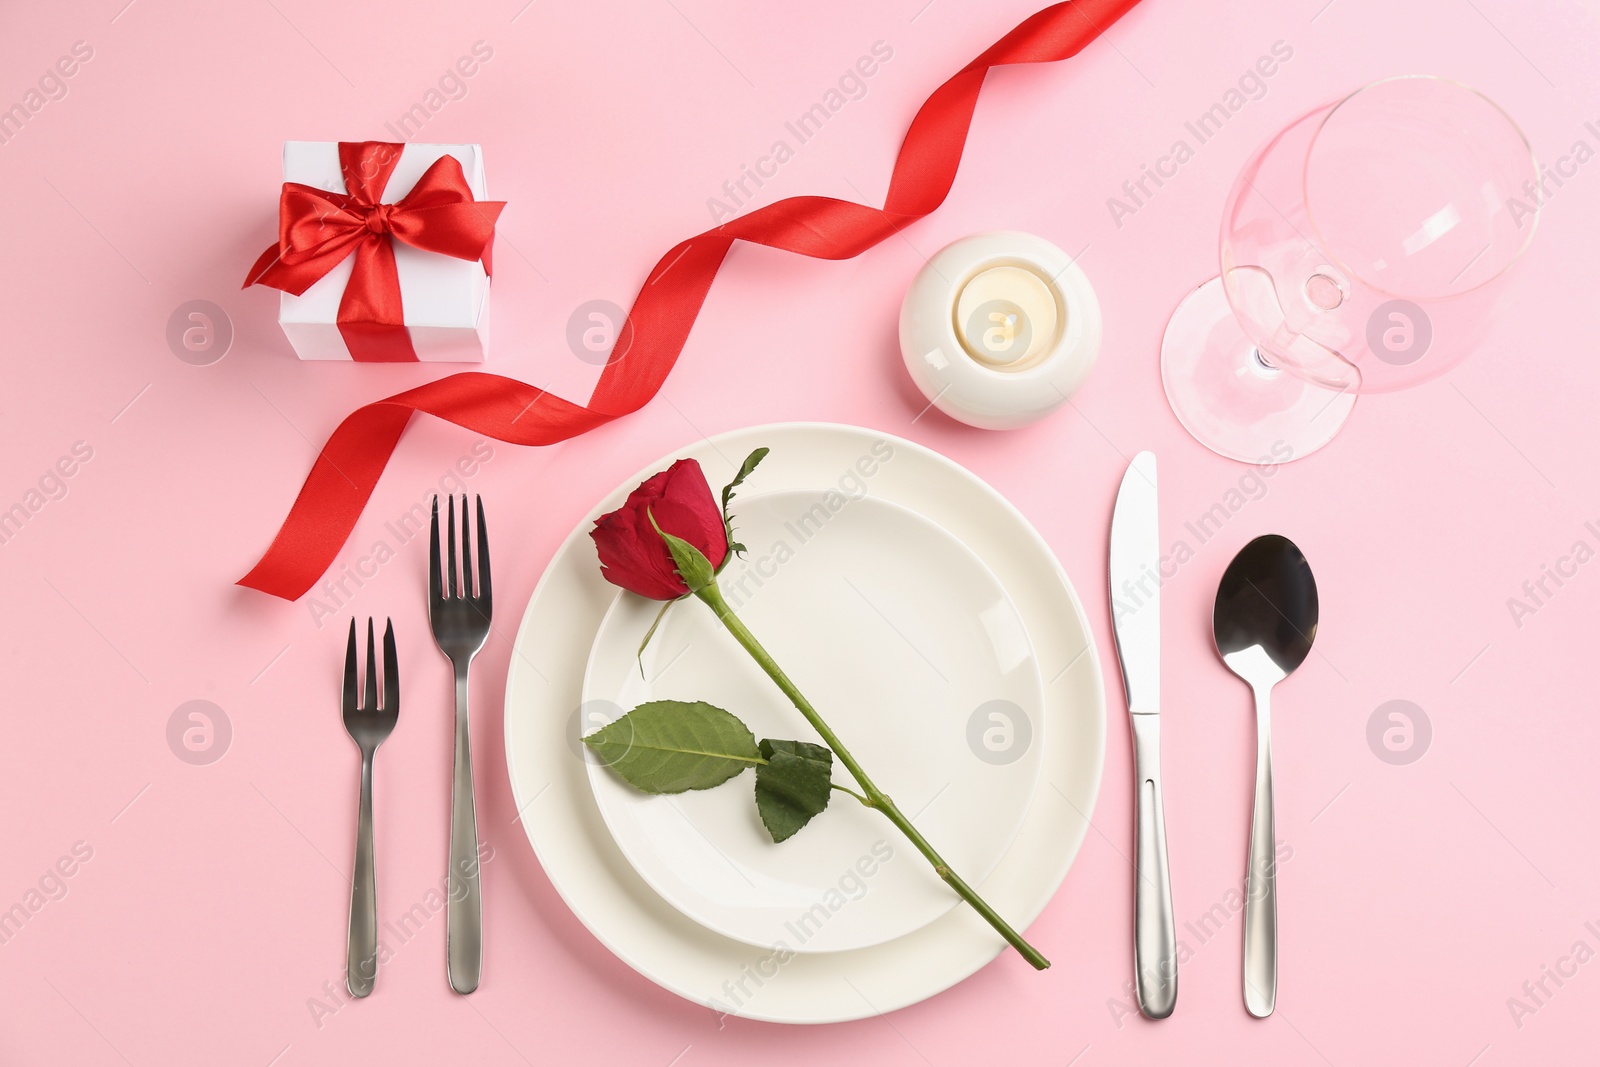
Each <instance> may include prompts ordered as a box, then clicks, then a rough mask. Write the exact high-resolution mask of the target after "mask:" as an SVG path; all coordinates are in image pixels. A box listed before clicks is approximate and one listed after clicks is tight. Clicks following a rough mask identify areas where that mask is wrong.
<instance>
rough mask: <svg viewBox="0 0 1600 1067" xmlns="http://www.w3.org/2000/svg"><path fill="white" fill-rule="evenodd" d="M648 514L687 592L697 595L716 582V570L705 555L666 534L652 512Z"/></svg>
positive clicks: (674, 536) (681, 540)
mask: <svg viewBox="0 0 1600 1067" xmlns="http://www.w3.org/2000/svg"><path fill="white" fill-rule="evenodd" d="M649 514H650V525H652V526H654V527H655V528H656V533H658V534H660V535H661V540H663V541H665V542H666V543H667V551H668V552H670V553H672V563H673V565H674V566H675V567H677V568H678V577H679V578H682V579H683V584H684V585H686V586H688V587H689V592H691V593H698V592H699V591H700V590H702V589H704V588H705V587H706V586H708V585H710V584H711V583H712V582H714V581H716V580H717V570H716V568H715V567H713V566H712V565H711V561H710V560H709V559H706V557H705V553H703V552H701V551H700V550H699V549H698V548H696V547H694V546H693V545H691V544H690V543H689V542H687V541H685V540H684V539H683V538H681V537H678V536H677V535H675V534H669V533H667V531H665V530H663V529H662V528H661V526H660V525H659V524H658V523H657V522H656V517H655V514H654V513H653V512H651V513H649Z"/></svg>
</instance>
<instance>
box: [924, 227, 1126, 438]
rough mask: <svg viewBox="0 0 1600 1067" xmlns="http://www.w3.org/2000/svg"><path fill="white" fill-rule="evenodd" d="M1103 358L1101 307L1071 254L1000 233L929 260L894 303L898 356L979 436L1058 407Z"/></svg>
mask: <svg viewBox="0 0 1600 1067" xmlns="http://www.w3.org/2000/svg"><path fill="white" fill-rule="evenodd" d="M1099 353H1100V302H1099V300H1098V299H1096V297H1095V295H1094V287H1093V286H1091V285H1090V284H1089V279H1088V277H1087V276H1085V274H1084V273H1083V270H1082V268H1080V267H1079V266H1078V265H1077V263H1075V262H1074V261H1073V259H1072V257H1071V256H1069V255H1067V254H1066V253H1065V252H1063V251H1062V250H1061V249H1059V248H1057V247H1056V246H1055V245H1053V244H1051V243H1050V242H1049V241H1046V240H1045V239H1044V238H1042V237H1037V236H1035V235H1033V234H1031V233H1018V232H1015V231H1008V230H1000V231H996V232H994V233H979V234H973V235H972V236H970V237H963V238H962V239H961V240H959V241H955V242H953V243H951V244H948V245H946V246H945V247H944V248H942V249H940V250H939V251H938V252H936V253H935V254H934V256H933V258H932V259H930V260H929V261H928V262H927V264H926V265H925V266H923V268H922V269H921V270H920V271H918V272H917V276H916V277H915V278H914V279H912V282H911V286H910V288H909V289H907V290H906V296H905V301H904V302H903V303H902V304H901V305H900V355H901V357H902V358H903V359H904V360H905V363H906V370H907V371H909V372H910V373H911V379H912V381H914V382H916V383H917V388H919V389H921V390H922V392H923V395H925V396H926V397H927V398H928V401H929V402H930V403H931V404H933V405H934V406H936V407H937V408H939V410H940V411H943V412H944V413H945V414H947V415H949V416H950V417H951V418H954V419H959V420H961V421H962V422H965V423H968V424H969V425H972V426H978V427H981V428H983V429H986V430H1005V429H1011V428H1012V427H1016V426H1024V425H1026V424H1028V423H1030V422H1035V421H1037V420H1039V419H1042V418H1044V417H1045V416H1046V415H1048V414H1050V413H1051V412H1052V411H1054V410H1055V409H1056V408H1058V407H1060V406H1061V405H1062V404H1065V403H1066V402H1067V400H1068V398H1069V397H1071V396H1072V394H1073V392H1074V391H1075V390H1076V389H1077V388H1078V386H1080V385H1081V384H1083V379H1084V378H1085V377H1086V376H1087V375H1088V373H1089V369H1090V368H1091V367H1093V366H1094V361H1095V358H1096V356H1098V355H1099Z"/></svg>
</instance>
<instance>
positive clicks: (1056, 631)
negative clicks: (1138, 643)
mask: <svg viewBox="0 0 1600 1067" xmlns="http://www.w3.org/2000/svg"><path fill="white" fill-rule="evenodd" d="M763 445H764V446H768V447H770V448H771V449H772V454H771V455H770V456H768V457H767V460H766V462H764V463H763V464H762V466H761V469H760V476H761V485H762V487H763V488H764V489H765V490H767V491H773V492H779V491H785V490H794V489H808V488H814V487H815V486H816V485H818V484H829V483H832V484H835V485H837V486H838V487H839V489H840V491H841V492H852V491H859V486H860V485H862V484H863V483H864V484H865V485H866V486H867V491H868V492H869V493H870V494H871V495H872V496H874V497H876V498H880V499H885V500H889V501H892V502H894V503H898V504H901V505H903V506H906V507H909V508H912V509H913V510H916V511H918V512H920V513H922V514H924V515H926V516H928V518H929V519H931V520H932V521H934V522H937V523H939V525H941V526H943V527H944V528H945V529H946V530H948V531H949V532H950V533H951V535H952V536H954V537H956V538H957V539H959V540H960V541H961V542H962V543H963V544H965V545H967V546H968V547H969V548H971V549H972V550H973V551H974V552H975V553H977V555H978V556H979V558H981V559H983V560H984V561H985V562H986V563H987V564H988V565H989V567H990V568H991V569H992V570H993V571H994V573H995V576H996V577H997V578H998V579H999V580H1000V583H1001V585H1002V586H1003V587H1004V588H1005V589H1006V591H1007V593H1008V594H1009V595H1010V597H1011V600H1012V602H1013V603H1014V604H1015V605H1016V608H1017V612H1018V614H1019V615H1020V616H1021V617H1022V621H1023V624H1024V625H1025V626H1026V628H1027V631H1028V634H1029V636H1030V638H1031V639H1032V641H1033V646H1034V648H1035V649H1036V650H1037V653H1038V656H1039V665H1040V668H1041V674H1042V676H1043V678H1044V683H1045V689H1044V692H1045V717H1046V719H1047V720H1048V728H1047V729H1045V730H1044V731H1042V738H1043V751H1042V753H1041V774H1042V775H1043V777H1044V780H1045V781H1046V782H1048V783H1049V788H1043V789H1041V792H1040V797H1039V802H1038V803H1035V804H1033V805H1031V806H1030V807H1029V809H1028V815H1027V818H1026V819H1025V820H1024V821H1023V825H1022V828H1021V830H1020V831H1019V832H1018V834H1017V839H1016V841H1015V842H1014V843H1013V844H1012V846H1011V849H1010V850H1009V851H1008V852H1007V853H1006V855H1005V857H1004V859H1002V860H1001V861H1000V865H999V866H998V867H996V868H995V870H994V872H993V873H992V874H990V875H989V877H988V878H987V879H985V880H984V882H983V884H982V885H981V886H978V887H976V888H978V890H979V891H980V892H981V893H982V894H983V895H984V897H985V898H986V899H987V900H988V901H989V903H990V904H992V905H993V906H994V907H995V908H996V909H997V910H998V911H999V912H1000V913H1001V914H1002V915H1004V916H1006V918H1007V919H1008V920H1010V921H1011V923H1012V924H1013V925H1014V926H1016V927H1017V928H1018V929H1021V930H1026V929H1027V927H1028V925H1029V924H1030V923H1032V922H1033V920H1034V919H1035V918H1037V917H1038V915H1039V913H1040V912H1041V911H1043V910H1044V907H1045V905H1046V904H1048V903H1049V901H1050V898H1051V897H1052V896H1053V895H1054V894H1055V891H1056V889H1057V888H1058V887H1059V886H1060V884H1061V880H1062V879H1063V878H1064V877H1065V876H1066V873H1067V869H1068V868H1069V867H1070V866H1071V864H1072V860H1073V857H1074V856H1075V855H1076V854H1077V851H1078V847H1079V845H1080V844H1081V843H1082V841H1083V837H1084V835H1085V833H1087V831H1088V825H1089V824H1088V819H1089V816H1090V814H1091V813H1092V812H1093V810H1094V802H1095V796H1096V794H1097V792H1098V790H1099V785H1100V771H1101V764H1102V760H1103V758H1104V753H1105V696H1104V690H1103V688H1102V685H1101V677H1100V661H1099V657H1098V655H1097V654H1096V652H1095V648H1094V639H1093V637H1092V635H1091V632H1090V629H1089V625H1088V622H1087V620H1086V619H1085V617H1084V614H1083V609H1082V607H1081V606H1080V605H1079V603H1078V600H1077V597H1076V595H1075V594H1074V593H1073V591H1072V586H1071V584H1070V583H1069V582H1068V581H1067V578H1066V575H1065V574H1063V573H1062V571H1061V569H1060V566H1059V565H1058V564H1057V562H1056V560H1055V557H1054V555H1052V553H1051V552H1050V550H1049V548H1048V547H1047V546H1046V545H1045V543H1044V542H1043V540H1042V539H1040V537H1039V535H1038V533H1037V532H1035V531H1034V529H1033V527H1031V526H1030V525H1029V524H1028V522H1027V520H1026V519H1024V518H1023V517H1022V516H1021V515H1020V514H1019V513H1018V512H1017V511H1016V509H1014V508H1013V507H1012V506H1011V505H1010V504H1008V503H1007V502H1006V501H1005V500H1004V498H1002V497H1001V496H1000V495H999V494H998V493H996V492H995V491H994V490H993V489H991V488H989V486H987V485H986V484H984V483H983V482H982V481H981V480H979V479H978V478H977V477H976V476H974V475H973V474H971V473H970V472H968V471H966V470H965V469H963V468H961V467H959V466H957V465H956V464H955V463H953V462H951V461H950V460H948V459H945V458H944V457H942V456H939V455H938V454H937V453H934V452H931V451H929V450H928V449H926V448H923V447H922V446H920V445H916V444H913V443H911V442H909V441H905V440H902V439H899V438H896V437H893V436H890V435H888V434H883V433H878V432H875V431H872V430H865V429H859V428H854V427H848V426H833V425H827V424H817V423H800V424H787V425H779V426H763V427H755V428H752V429H747V430H739V431H735V432H732V433H728V434H723V435H720V436H718V437H714V438H710V439H707V440H704V441H700V442H697V443H696V444H694V445H691V446H689V447H687V448H685V449H683V450H682V451H681V452H679V453H675V456H677V455H684V456H693V457H694V458H696V459H697V460H699V461H700V463H701V464H702V465H703V466H704V467H705V469H706V473H707V475H708V476H709V478H710V480H711V481H712V482H713V483H714V484H721V483H722V482H724V481H726V480H727V477H728V476H729V475H731V474H732V473H733V465H734V464H736V463H737V462H738V461H739V458H742V457H743V456H744V455H746V454H747V453H748V452H749V451H750V450H751V449H753V448H756V447H758V446H763ZM675 456H672V457H666V458H663V459H661V460H658V461H656V462H653V463H651V464H649V465H648V466H647V467H645V468H644V469H643V470H641V471H640V472H639V473H638V474H637V475H635V476H634V477H632V478H629V479H628V480H627V481H626V482H624V483H623V484H622V485H620V486H618V487H617V488H616V489H615V490H613V491H612V492H611V493H609V494H607V495H606V497H605V498H604V499H603V500H601V501H600V502H599V504H598V505H597V506H596V507H595V509H594V510H593V511H592V512H590V514H589V515H588V516H587V517H586V518H585V519H584V520H583V521H582V522H580V523H579V524H578V525H577V527H576V528H575V529H574V530H573V532H572V533H571V535H570V536H569V537H568V538H567V540H566V541H565V542H564V543H563V544H562V546H561V547H560V549H558V550H557V552H556V554H555V557H554V558H553V559H552V561H551V563H550V565H549V566H548V567H547V568H546V570H545V573H544V575H543V577H542V578H541V579H540V581H539V584H538V587H537V588H536V589H535V590H534V593H533V597H532V599H531V600H530V601H529V603H528V609H527V611H526V613H525V614H524V616H523V620H522V626H521V628H520V630H519V631H518V634H517V638H516V642H515V651H514V653H513V655H512V657H511V668H510V673H509V676H508V678H507V682H506V698H505V723H506V763H507V769H508V772H509V774H510V778H511V787H512V794H513V796H514V798H515V801H516V807H517V812H518V820H519V821H520V823H521V825H522V827H523V828H524V830H525V831H526V832H527V834H528V838H529V840H530V841H531V842H532V844H533V846H534V850H535V852H536V853H537V854H538V857H539V861H540V863H541V864H542V866H543V868H544V871H545V873H546V875H547V876H548V877H549V878H550V880H551V882H552V883H553V885H554V886H555V888H556V890H557V892H558V893H560V895H561V897H562V898H563V900H565V901H566V903H567V905H568V907H570V908H571V909H572V910H573V912H574V913H575V914H576V915H577V916H578V918H579V919H580V920H581V921H582V922H583V923H584V925H585V926H587V927H588V928H589V930H590V931H591V932H592V933H593V934H594V935H595V937H597V938H598V939H599V940H600V941H601V942H602V943H603V944H605V945H606V946H607V947H608V948H610V949H611V950H612V951H613V952H615V953H616V954H617V955H618V956H619V957H620V958H621V959H623V960H624V961H625V962H627V963H628V964H629V966H631V967H633V968H634V969H635V970H637V971H638V972H639V973H640V974H642V975H644V976H645V977H647V978H649V979H650V980H652V981H654V982H656V983H658V984H660V985H661V986H663V987H665V988H667V989H670V990H672V991H673V992H675V993H678V994H679V995H680V996H683V997H686V998H688V999H690V1000H693V1001H697V1002H699V1003H701V1004H704V1005H707V1006H709V1007H712V1008H714V1009H715V1010H718V1011H723V1012H728V1013H734V1014H738V1015H740V1016H743V1017H747V1018H755V1019H764V1020H768V1021H773V1022H790V1023H821V1022H836V1021H842V1020H845V1019H856V1018H861V1017H864V1016H869V1015H875V1014H879V1013H881V1012H887V1011H893V1010H895V1009H896V1008H901V1007H905V1006H906V1005H908V1004H914V1003H916V1002H917V1001H919V1000H922V999H924V998H926V997H930V996H932V995H934V994H935V993H938V992H940V991H942V990H945V989H948V988H949V987H951V986H953V985H955V984H956V983H957V982H960V981H961V980H962V979H963V978H966V977H967V976H968V975H970V974H972V973H973V972H974V971H976V970H978V969H979V968H980V967H982V966H983V965H984V964H986V963H988V962H989V961H990V960H992V959H994V958H995V956H996V955H998V954H999V953H1000V951H1001V950H1002V949H1003V948H1004V947H1005V943H1004V941H1003V940H1001V938H1000V935H999V934H997V933H995V931H994V930H993V929H992V928H991V927H990V926H989V925H988V924H987V923H985V922H984V921H983V920H982V919H981V918H979V917H978V915H977V914H975V913H974V912H973V911H972V910H971V909H970V908H967V907H957V908H952V909H951V910H950V911H949V912H947V913H945V915H944V916H943V917H941V918H939V919H938V920H936V921H934V922H932V923H929V924H928V925H927V926H925V927H923V928H922V929H920V930H917V931H915V932H913V933H910V934H907V935H906V936H904V937H901V938H899V939H898V940H895V941H892V942H889V943H887V944H883V945H875V946H873V947H871V948H863V949H855V950H852V951H847V952H828V953H784V952H781V951H777V950H768V949H761V948H755V947H753V946H750V945H746V944H744V943H742V942H739V941H735V940H732V939H731V938H726V937H720V936H718V935H716V934H713V933H711V932H709V931H707V930H706V929H705V928H704V927H702V926H700V925H699V924H698V923H695V922H694V921H693V920H691V919H689V918H688V917H686V916H685V915H683V914H682V913H681V912H679V911H678V910H677V909H676V908H673V907H672V906H671V905H670V904H668V903H667V902H666V901H665V900H663V899H662V898H661V897H660V895H659V894H657V893H656V892H655V891H654V890H652V889H651V888H650V887H649V885H648V884H647V883H646V882H645V881H644V879H642V878H641V877H639V875H638V874H637V872H635V871H634V870H633V868H632V866H631V865H630V864H629V863H628V862H627V860H626V858H625V857H624V856H623V855H622V852H621V850H620V849H619V848H618V847H617V845H616V842H615V841H613V840H612V838H611V834H610V832H609V830H608V829H607V828H606V825H605V821H604V819H603V818H602V817H601V815H600V810H599V807H598V806H597V805H596V804H595V801H594V796H593V793H592V791H591V790H590V787H589V780H588V773H587V767H586V763H585V760H584V756H583V745H582V743H581V742H580V741H579V740H578V737H579V735H580V733H587V732H588V729H589V728H592V725H594V724H587V725H586V723H585V709H584V708H583V707H582V699H581V698H582V693H581V686H582V674H583V669H584V664H585V663H586V661H587V658H588V655H589V650H590V646H591V645H592V643H593V641H594V636H595V632H596V629H597V628H598V626H599V624H600V619H601V616H602V615H603V614H604V613H605V611H606V610H607V608H608V607H609V606H610V604H611V602H612V600H613V599H614V598H615V588H614V587H613V586H611V585H609V584H607V583H606V581H605V579H603V578H602V577H601V576H600V569H599V566H598V564H597V562H596V560H595V554H594V546H593V543H592V542H591V541H590V539H589V530H590V528H591V526H592V523H593V519H594V518H595V516H597V515H599V514H601V513H603V512H605V511H610V510H613V509H615V508H616V507H617V506H618V505H619V504H621V502H622V501H623V499H624V498H625V497H626V495H627V493H628V492H629V491H630V490H631V489H633V487H634V486H635V485H637V484H638V483H639V481H641V480H642V479H643V478H645V477H647V476H649V475H650V474H653V473H655V472H656V471H658V470H660V469H662V468H663V467H664V466H666V465H667V463H668V462H670V460H671V459H672V458H675ZM686 606H687V605H686ZM674 610H677V609H674ZM884 841H885V843H886V846H888V847H890V848H892V849H893V850H894V852H895V855H894V857H893V858H892V860H891V862H894V863H899V862H910V861H911V860H912V859H914V858H915V857H913V856H911V855H909V854H907V853H906V849H907V848H908V846H906V845H904V844H903V843H901V842H898V841H895V840H894V839H893V837H892V836H890V835H885V837H884ZM1040 948H1041V949H1043V950H1044V951H1045V952H1046V954H1050V953H1054V954H1055V955H1056V957H1057V958H1058V959H1069V958H1070V956H1071V953H1072V951H1073V946H1072V945H1070V944H1059V943H1057V944H1051V943H1048V942H1047V943H1045V944H1042V945H1040ZM1017 962H1018V965H1019V966H1023V965H1022V964H1021V963H1020V961H1017ZM1020 980H1028V981H1044V980H1047V979H1045V978H1041V977H1038V976H1035V975H1034V974H1033V973H1032V972H1031V971H1030V972H1028V976H1027V978H1026V979H1020Z"/></svg>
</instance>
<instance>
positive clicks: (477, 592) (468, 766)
mask: <svg viewBox="0 0 1600 1067" xmlns="http://www.w3.org/2000/svg"><path fill="white" fill-rule="evenodd" d="M449 499H450V502H449V513H448V516H447V519H446V521H445V531H446V542H445V543H446V546H447V554H446V558H445V561H444V566H443V567H441V564H440V560H439V498H438V497H434V498H433V531H432V532H433V542H432V545H431V546H430V550H429V555H428V622H429V623H430V624H431V625H432V627H433V639H434V641H435V642H437V643H438V645H439V651H441V652H443V653H444V654H445V655H446V656H448V657H449V659H450V664H451V666H452V667H453V668H454V669H455V676H456V759H455V776H454V785H453V787H452V789H451V792H450V869H449V874H448V877H449V887H450V893H449V895H448V904H447V910H446V927H447V934H446V942H447V948H446V952H447V955H448V958H449V965H450V988H451V989H454V990H455V991H456V992H457V993H470V992H472V991H473V990H474V989H477V988H478V979H479V977H480V976H481V974H482V971H483V897H482V895H481V894H480V892H479V886H478V816H477V811H476V808H475V806H474V803H473V797H472V749H471V746H470V745H469V743H468V740H467V673H468V671H470V670H471V668H472V658H473V657H474V656H476V655H477V654H478V650H479V649H481V648H483V642H484V641H485V639H487V638H488V636H489V623H490V620H491V619H492V618H493V615H494V601H493V599H492V594H491V592H490V586H489V533H488V528H487V527H486V526H485V525H484V522H483V499H482V498H481V497H478V498H475V499H476V500H477V505H478V575H477V579H478V580H477V585H476V589H474V585H473V580H472V579H473V574H472V533H471V529H470V526H471V523H470V522H469V521H468V517H467V498H466V497H465V496H462V498H461V569H460V571H459V572H458V571H457V570H456V500H455V497H454V496H452V497H450V498H449ZM458 890H459V891H458Z"/></svg>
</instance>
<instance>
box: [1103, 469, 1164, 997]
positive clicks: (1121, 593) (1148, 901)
mask: <svg viewBox="0 0 1600 1067" xmlns="http://www.w3.org/2000/svg"><path fill="white" fill-rule="evenodd" d="M1160 536H1161V535H1160V525H1159V523H1158V522H1157V519H1156V457H1155V453H1154V452H1141V453H1139V454H1138V455H1137V456H1135V457H1134V458H1133V462H1132V463H1130V464H1129V465H1128V470H1127V472H1126V473H1125V474H1123V476H1122V487H1121V488H1120V489H1119V490H1117V504H1116V509H1115V510H1114V511H1113V512H1112V514H1111V567H1110V572H1111V628H1112V631H1113V632H1114V633H1115V634H1116V638H1117V659H1118V660H1119V661H1120V663H1121V665H1122V689H1123V692H1124V693H1125V694H1126V696H1127V700H1128V721H1129V723H1130V726H1131V729H1132V732H1133V761H1134V764H1133V765H1134V814H1135V821H1134V834H1135V841H1134V855H1135V866H1136V867H1137V871H1136V876H1135V878H1134V927H1133V967H1134V987H1135V989H1137V990H1138V994H1139V1010H1140V1011H1142V1012H1144V1014H1145V1015H1146V1016H1148V1017H1149V1018H1151V1019H1165V1018H1166V1017H1167V1016H1169V1015H1171V1014H1172V1009H1173V1006H1174V1005H1175V1004H1176V1003H1177V1000H1178V958H1177V956H1178V954H1177V943H1178V941H1177V935H1176V933H1175V931H1174V930H1173V921H1172V882H1171V879H1170V878H1169V876H1168V873H1167V824H1166V818H1165V817H1164V816H1163V814H1162V805H1161V571H1160V559H1161V541H1160Z"/></svg>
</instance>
